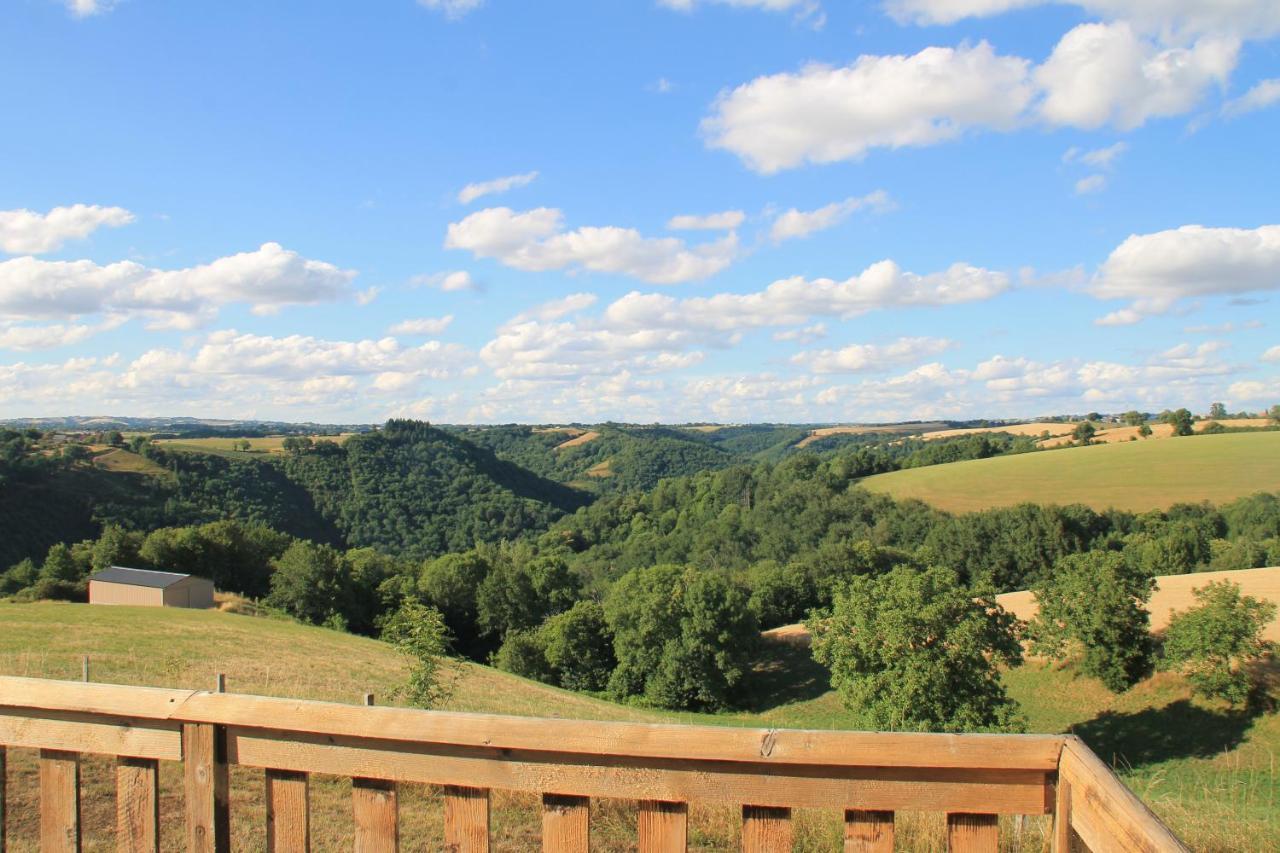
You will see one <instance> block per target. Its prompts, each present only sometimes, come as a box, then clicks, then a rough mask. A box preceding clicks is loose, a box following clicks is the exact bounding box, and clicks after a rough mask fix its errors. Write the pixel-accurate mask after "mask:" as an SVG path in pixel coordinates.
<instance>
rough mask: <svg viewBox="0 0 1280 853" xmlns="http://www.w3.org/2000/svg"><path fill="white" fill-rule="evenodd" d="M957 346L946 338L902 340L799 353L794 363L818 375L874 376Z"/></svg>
mask: <svg viewBox="0 0 1280 853" xmlns="http://www.w3.org/2000/svg"><path fill="white" fill-rule="evenodd" d="M954 346H955V341H950V340H947V339H945V338H927V337H920V338H898V339H897V340H896V341H894V342H893V343H889V344H852V345H850V346H847V347H843V348H841V349H834V350H833V349H824V350H811V351H809V352H802V353H797V354H796V355H793V356H792V357H791V363H792V364H798V365H802V366H804V367H807V368H809V370H811V371H813V372H814V373H872V372H876V371H880V370H886V369H888V368H890V367H896V366H898V365H902V364H911V363H915V362H918V361H920V360H921V359H924V358H930V357H932V356H935V355H938V354H940V353H943V352H946V351H947V350H949V349H951V348H952V347H954Z"/></svg>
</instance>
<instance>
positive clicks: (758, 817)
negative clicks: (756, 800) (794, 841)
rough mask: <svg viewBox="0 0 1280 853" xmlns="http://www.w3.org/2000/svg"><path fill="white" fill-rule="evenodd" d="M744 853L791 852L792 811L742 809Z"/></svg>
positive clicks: (766, 808)
mask: <svg viewBox="0 0 1280 853" xmlns="http://www.w3.org/2000/svg"><path fill="white" fill-rule="evenodd" d="M742 850H743V853H782V851H787V853H790V850H791V809H784V808H776V807H772V806H743V807H742Z"/></svg>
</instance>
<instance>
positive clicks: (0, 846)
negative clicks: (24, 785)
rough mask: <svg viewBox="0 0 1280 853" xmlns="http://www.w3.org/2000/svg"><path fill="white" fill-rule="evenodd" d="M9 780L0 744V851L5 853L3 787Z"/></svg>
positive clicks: (2, 748)
mask: <svg viewBox="0 0 1280 853" xmlns="http://www.w3.org/2000/svg"><path fill="white" fill-rule="evenodd" d="M8 781H9V772H8V769H7V768H6V766H5V748H4V747H3V746H0V853H5V849H6V848H5V842H4V839H5V834H4V827H5V823H6V818H5V810H4V807H5V800H4V798H5V789H6V787H7V785H8Z"/></svg>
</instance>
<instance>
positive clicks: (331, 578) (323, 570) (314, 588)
mask: <svg viewBox="0 0 1280 853" xmlns="http://www.w3.org/2000/svg"><path fill="white" fill-rule="evenodd" d="M273 565H274V567H275V572H274V573H273V574H272V575H271V592H270V593H269V594H268V595H267V604H269V605H271V606H272V607H278V608H280V609H281V610H283V611H285V612H286V613H288V614H290V615H291V616H294V617H297V618H298V619H301V620H302V621H304V622H310V623H311V624H313V625H325V624H330V625H335V624H337V623H336V620H335V617H338V618H339V619H340V620H343V621H344V622H345V619H346V616H345V613H344V611H345V607H346V605H347V604H348V602H349V601H350V598H351V576H350V574H349V573H348V571H347V567H346V564H345V563H344V561H343V559H342V554H341V553H339V552H338V551H335V550H334V549H333V548H330V547H329V546H328V545H316V544H315V543H313V542H305V541H299V542H295V543H293V544H292V545H290V546H289V548H288V550H286V551H285V552H284V553H283V554H282V555H281V556H280V558H279V559H277V560H275V561H274V562H273Z"/></svg>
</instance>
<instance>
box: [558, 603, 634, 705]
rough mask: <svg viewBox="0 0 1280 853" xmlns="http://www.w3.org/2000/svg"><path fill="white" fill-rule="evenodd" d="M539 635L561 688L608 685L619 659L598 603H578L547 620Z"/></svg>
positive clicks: (577, 688)
mask: <svg viewBox="0 0 1280 853" xmlns="http://www.w3.org/2000/svg"><path fill="white" fill-rule="evenodd" d="M540 633H541V634H542V636H543V641H544V644H545V649H546V659H547V663H548V664H549V665H550V667H551V670H552V672H553V673H554V675H555V678H556V682H557V683H558V684H559V685H560V686H561V687H564V688H566V689H568V690H592V691H594V690H604V689H605V687H606V686H608V683H609V676H610V675H611V674H612V673H613V668H614V666H615V665H616V664H617V659H616V658H615V657H614V652H613V631H611V630H610V629H609V623H608V621H607V620H606V619H605V615H604V608H603V607H601V606H600V604H599V603H597V602H595V601H579V602H578V603H577V604H575V605H573V607H571V608H569V609H568V610H566V611H565V612H564V613H560V614H558V615H556V616H552V617H551V618H550V619H548V620H547V621H546V622H545V623H544V624H543V626H542V628H541V629H540Z"/></svg>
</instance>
